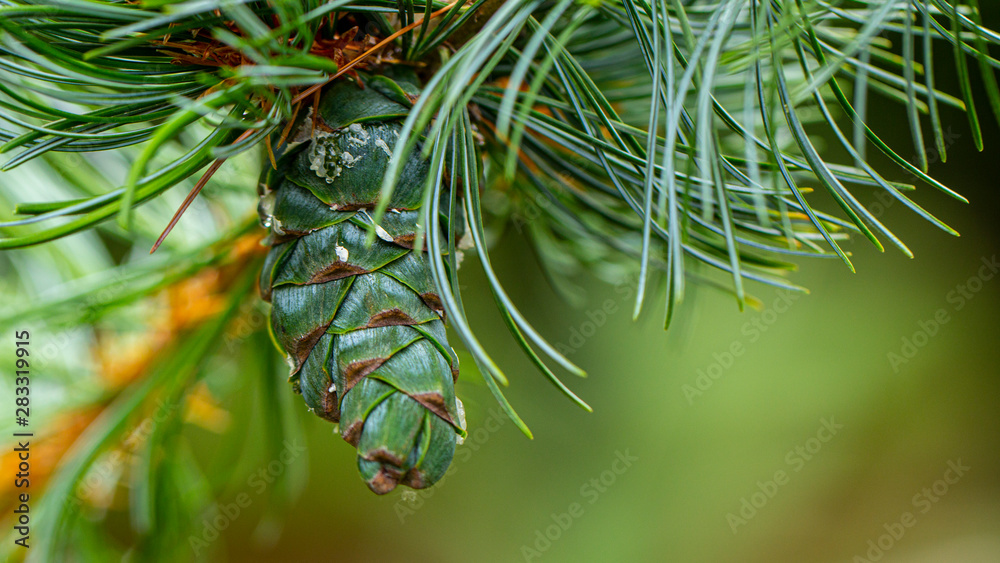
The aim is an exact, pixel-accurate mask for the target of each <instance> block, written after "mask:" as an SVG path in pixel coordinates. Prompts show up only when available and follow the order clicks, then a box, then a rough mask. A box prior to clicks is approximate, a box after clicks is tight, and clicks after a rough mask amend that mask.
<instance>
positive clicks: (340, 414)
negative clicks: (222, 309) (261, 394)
mask: <svg viewBox="0 0 1000 563" xmlns="http://www.w3.org/2000/svg"><path fill="white" fill-rule="evenodd" d="M403 85H404V86H408V85H407V84H406V83H403ZM410 91H412V88H410ZM408 103H409V99H408V97H407V95H406V94H405V93H404V90H403V89H402V87H401V85H400V84H397V83H396V82H393V81H391V80H389V79H387V78H385V77H381V76H380V77H373V78H372V79H371V80H366V82H365V87H364V88H362V87H361V86H360V85H359V84H357V83H354V82H348V81H341V82H339V83H337V84H336V85H335V86H333V87H330V88H328V89H326V90H325V91H324V93H323V94H322V96H321V99H320V103H319V110H318V112H317V113H318V115H316V116H315V117H314V116H312V115H308V116H306V117H304V118H301V119H300V122H299V123H298V124H297V126H296V127H295V128H293V131H295V130H297V131H298V132H297V133H295V134H293V135H292V139H293V141H292V142H290V143H289V144H288V145H286V146H284V147H279V149H278V153H279V155H280V159H279V161H278V167H277V170H271V169H270V167H268V169H267V170H265V173H264V175H263V178H262V182H261V189H262V190H263V193H262V197H261V205H260V211H261V217H262V220H263V222H264V224H265V226H268V227H270V229H271V237H270V243H271V250H270V252H269V254H268V257H267V260H266V262H265V265H264V268H263V271H262V273H261V278H260V289H261V294H262V296H263V297H264V299H265V300H267V301H270V302H271V304H272V310H271V329H272V334H273V337H274V340H275V342H276V343H277V345H278V346H279V348H280V349H281V350H282V351H283V352H284V353H285V354H286V355H287V358H288V361H289V364H290V366H291V375H290V378H289V380H290V381H291V382H292V384H293V388H294V389H295V391H296V392H298V393H301V394H302V397H303V398H304V399H305V401H306V404H307V405H308V406H309V408H310V410H311V411H312V412H314V413H315V414H317V415H319V416H320V417H323V418H325V419H327V420H330V421H332V422H336V423H339V424H340V434H341V436H342V437H343V438H344V440H346V441H347V442H349V443H350V444H352V445H354V446H355V447H357V448H358V469H359V470H360V472H361V475H362V477H363V478H364V479H365V481H366V482H367V483H368V486H369V487H370V488H371V490H372V491H374V492H376V493H378V494H384V493H387V492H389V491H391V490H393V489H394V488H395V487H396V485H398V484H400V483H402V484H404V485H407V486H409V487H412V488H415V489H419V488H424V487H428V486H430V485H432V484H433V483H434V482H435V481H437V480H438V479H440V478H441V476H442V475H443V474H444V472H445V470H446V469H447V468H448V465H449V464H450V463H451V459H452V456H453V455H454V452H455V444H456V434H457V435H460V436H464V435H465V432H464V430H463V428H462V426H464V421H462V416H461V415H460V408H459V406H458V401H457V399H456V397H455V390H454V380H455V378H457V376H458V363H457V359H456V358H455V356H454V351H453V350H452V349H451V347H450V346H449V345H448V340H447V337H446V335H445V326H444V311H443V307H442V305H441V300H440V298H439V296H438V295H437V293H436V290H435V287H434V283H433V281H432V279H431V275H430V266H429V263H428V257H427V256H426V255H425V254H424V252H423V250H422V249H414V239H415V234H416V229H417V223H418V221H419V217H420V212H419V208H420V205H421V198H422V194H423V186H424V182H425V181H426V178H427V173H428V166H427V164H426V163H425V162H424V161H423V160H421V159H420V157H419V155H418V152H419V151H414V152H413V153H411V156H410V157H409V159H408V161H407V162H406V164H405V166H404V169H403V173H402V176H401V178H400V180H399V183H398V184H397V185H396V187H395V191H394V193H393V195H392V198H391V200H390V203H389V211H388V212H387V213H386V214H385V217H384V218H383V220H382V221H381V223H380V224H379V225H378V226H376V227H375V230H376V233H377V235H378V238H377V239H376V240H375V241H374V243H373V244H372V245H371V246H370V247H367V246H366V245H365V237H366V234H367V232H368V229H369V228H370V227H371V224H372V218H371V215H370V214H369V210H370V209H372V208H374V207H375V205H376V203H377V201H378V198H379V190H380V188H381V185H382V179H383V176H384V174H385V171H386V168H387V166H388V162H389V159H390V157H391V155H392V148H393V145H394V144H395V141H396V139H397V138H398V135H399V130H400V127H401V118H403V117H405V116H406V113H407V110H408ZM310 113H311V112H310Z"/></svg>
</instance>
